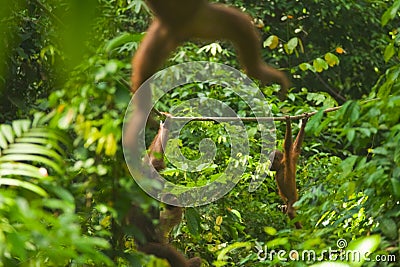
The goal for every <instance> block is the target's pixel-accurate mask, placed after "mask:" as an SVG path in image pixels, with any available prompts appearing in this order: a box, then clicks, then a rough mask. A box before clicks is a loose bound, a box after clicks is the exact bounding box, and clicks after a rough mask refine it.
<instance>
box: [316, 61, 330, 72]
mask: <svg viewBox="0 0 400 267" xmlns="http://www.w3.org/2000/svg"><path fill="white" fill-rule="evenodd" d="M313 67H314V68H315V70H316V71H317V72H322V71H323V70H327V69H328V68H329V66H328V63H326V61H325V60H323V59H322V58H317V59H315V60H314V61H313Z"/></svg>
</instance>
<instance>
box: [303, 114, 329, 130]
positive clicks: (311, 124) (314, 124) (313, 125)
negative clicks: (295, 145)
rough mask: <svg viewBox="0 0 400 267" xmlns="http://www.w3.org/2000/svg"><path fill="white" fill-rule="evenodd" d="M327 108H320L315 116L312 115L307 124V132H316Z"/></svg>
mask: <svg viewBox="0 0 400 267" xmlns="http://www.w3.org/2000/svg"><path fill="white" fill-rule="evenodd" d="M324 111H325V109H320V110H319V111H318V112H317V113H316V114H315V115H314V116H311V117H310V119H309V120H308V122H307V125H306V128H305V130H306V132H307V133H309V132H311V133H315V132H316V131H317V129H318V126H319V125H320V124H321V121H322V118H323V117H324Z"/></svg>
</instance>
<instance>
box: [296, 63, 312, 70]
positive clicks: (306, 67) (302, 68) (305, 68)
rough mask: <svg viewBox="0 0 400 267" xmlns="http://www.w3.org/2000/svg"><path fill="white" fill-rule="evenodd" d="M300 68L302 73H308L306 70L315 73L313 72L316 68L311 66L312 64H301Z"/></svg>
mask: <svg viewBox="0 0 400 267" xmlns="http://www.w3.org/2000/svg"><path fill="white" fill-rule="evenodd" d="M299 68H300V69H301V70H302V71H306V70H311V71H313V70H314V67H313V66H311V64H309V63H301V64H300V65H299Z"/></svg>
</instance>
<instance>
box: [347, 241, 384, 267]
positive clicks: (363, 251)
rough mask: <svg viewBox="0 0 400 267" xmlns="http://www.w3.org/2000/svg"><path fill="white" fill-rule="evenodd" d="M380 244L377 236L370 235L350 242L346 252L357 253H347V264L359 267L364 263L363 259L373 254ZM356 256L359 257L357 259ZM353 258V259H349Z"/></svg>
mask: <svg viewBox="0 0 400 267" xmlns="http://www.w3.org/2000/svg"><path fill="white" fill-rule="evenodd" d="M380 242H381V237H380V236H379V235H371V236H367V237H363V238H359V239H357V240H354V241H352V242H351V243H350V244H349V246H348V247H347V248H346V251H357V252H358V253H357V254H355V253H348V254H347V255H349V256H350V259H349V264H350V266H352V267H360V266H362V265H363V263H364V262H365V257H364V256H368V255H370V254H371V253H372V252H374V251H375V250H376V249H377V248H378V246H379V244H380ZM358 255H361V256H360V257H358ZM351 257H354V258H351Z"/></svg>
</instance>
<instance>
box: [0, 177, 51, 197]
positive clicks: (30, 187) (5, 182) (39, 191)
mask: <svg viewBox="0 0 400 267" xmlns="http://www.w3.org/2000/svg"><path fill="white" fill-rule="evenodd" d="M2 185H8V186H17V187H22V188H25V189H27V190H29V191H32V192H34V193H36V194H38V195H40V196H42V197H47V193H46V191H44V190H43V189H42V188H40V187H39V186H37V185H34V184H32V183H29V182H25V181H21V180H17V179H10V178H0V187H1V186H2Z"/></svg>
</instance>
